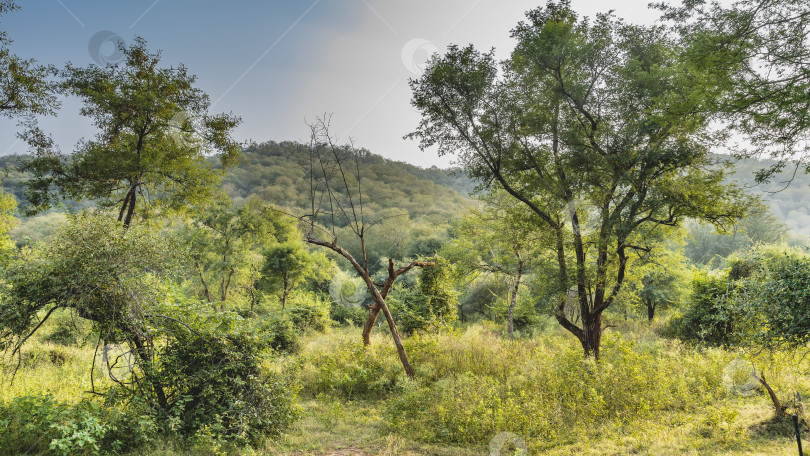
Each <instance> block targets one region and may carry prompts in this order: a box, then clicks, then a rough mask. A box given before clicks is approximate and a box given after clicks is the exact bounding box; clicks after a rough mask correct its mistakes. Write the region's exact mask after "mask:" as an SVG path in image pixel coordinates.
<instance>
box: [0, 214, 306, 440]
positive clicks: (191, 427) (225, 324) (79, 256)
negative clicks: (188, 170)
mask: <svg viewBox="0 0 810 456" xmlns="http://www.w3.org/2000/svg"><path fill="white" fill-rule="evenodd" d="M176 247H177V246H176V245H175V244H174V243H173V241H172V239H171V237H170V236H166V233H163V232H161V231H160V230H158V229H154V227H147V226H145V225H141V226H134V227H132V228H131V229H129V230H123V229H122V227H121V224H120V223H116V222H113V221H112V220H109V217H108V216H106V214H98V213H81V214H78V215H73V216H71V218H70V219H69V223H68V224H67V225H66V226H63V227H62V229H61V230H60V233H59V235H58V236H55V237H53V238H52V239H50V240H49V241H48V242H46V243H43V244H40V245H37V246H36V247H35V248H34V249H32V250H30V251H28V252H27V253H26V256H25V257H23V258H21V259H20V260H19V261H17V262H15V264H13V265H12V267H11V268H10V270H9V274H8V276H7V277H8V279H9V282H10V284H11V286H10V287H9V288H8V291H7V293H8V296H7V298H8V299H4V300H3V301H2V303H0V349H5V348H12V356H13V355H14V354H19V353H20V350H21V348H22V347H23V344H25V342H26V341H27V340H29V339H30V338H31V337H32V336H33V335H34V334H35V333H36V332H37V331H38V330H40V329H41V328H42V325H43V324H44V323H45V322H46V321H47V320H48V319H49V318H50V317H51V315H53V313H54V311H56V310H58V309H65V310H67V311H69V312H72V313H73V314H74V315H75V316H77V317H80V318H83V319H86V320H89V321H90V322H92V325H93V332H94V335H97V336H98V342H97V344H96V351H95V354H94V357H93V365H92V368H91V369H90V384H91V392H92V393H95V394H98V395H102V396H104V397H107V398H110V399H112V400H116V399H118V400H123V401H126V402H130V401H136V402H139V403H142V404H144V405H146V406H148V407H149V408H150V409H151V412H152V414H153V415H154V416H153V418H154V419H155V422H157V423H167V425H166V426H165V427H164V428H163V429H164V430H165V431H168V432H172V433H174V432H176V433H179V434H181V435H184V436H190V435H194V434H196V432H197V431H198V430H199V429H200V428H210V427H212V426H219V427H220V429H221V430H220V431H219V432H221V433H222V435H223V436H224V437H226V438H229V439H237V440H238V439H243V440H249V441H250V443H255V442H256V441H257V440H258V439H259V438H260V437H262V436H264V435H266V434H277V433H279V432H280V431H281V430H283V428H284V427H286V426H287V425H288V424H289V422H290V421H291V420H292V417H293V416H294V407H293V402H292V395H291V394H290V393H289V392H287V391H285V390H284V389H283V388H281V387H280V385H279V384H278V383H277V382H276V381H275V380H274V379H273V378H272V377H273V376H272V375H270V376H268V375H267V373H262V372H261V369H260V363H261V360H262V359H263V358H262V356H263V354H264V350H265V349H267V348H268V347H267V345H268V343H269V341H270V339H271V338H268V337H266V334H267V333H266V331H264V332H263V334H262V331H261V328H260V327H257V325H252V324H250V322H245V321H242V320H241V319H240V318H239V317H238V316H237V315H234V314H232V313H227V312H220V313H216V314H213V313H212V311H211V310H209V309H206V308H205V307H207V304H202V303H197V302H194V301H189V300H185V299H184V298H183V297H182V296H181V295H179V293H177V290H176V287H175V286H174V284H173V281H174V279H175V278H176V277H173V274H174V273H176V271H177V267H176V265H177V262H178V260H179V258H177V257H175V256H173V255H171V253H172V252H177V251H179V249H177V248H176ZM102 343H104V344H117V345H121V346H122V347H126V348H125V349H123V350H122V351H123V352H124V354H125V355H126V354H129V355H130V356H131V367H132V369H131V370H129V369H128V372H127V373H126V374H124V375H122V376H120V377H117V376H112V375H111V380H112V381H113V382H114V383H115V386H114V390H112V391H107V392H100V391H98V390H97V389H96V386H97V385H96V383H95V381H94V375H97V374H96V371H97V368H96V365H97V363H98V362H99V360H98V359H97V358H98V353H99V347H100V346H101V345H102ZM101 362H103V363H105V370H107V371H108V372H111V371H112V370H113V369H114V368H115V366H116V364H118V363H121V356H117V357H114V356H109V357H104V358H102V360H101ZM129 362H130V361H128V363H129ZM169 423H170V424H169Z"/></svg>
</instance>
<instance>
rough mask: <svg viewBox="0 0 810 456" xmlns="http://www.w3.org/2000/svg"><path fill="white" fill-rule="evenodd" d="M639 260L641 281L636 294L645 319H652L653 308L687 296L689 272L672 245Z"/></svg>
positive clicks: (676, 249) (674, 302)
mask: <svg viewBox="0 0 810 456" xmlns="http://www.w3.org/2000/svg"><path fill="white" fill-rule="evenodd" d="M640 260H641V261H640V263H641V264H640V265H639V272H640V275H641V280H640V281H639V282H640V283H638V285H637V288H638V289H637V291H636V293H637V295H638V298H639V300H640V301H641V303H642V304H643V305H644V309H645V310H646V314H647V321H649V322H652V321H653V319H654V318H655V313H656V311H658V310H660V309H661V308H663V307H665V306H670V305H673V304H677V303H679V302H681V300H682V299H683V298H684V297H685V296H686V295H687V290H688V288H689V280H690V279H691V277H692V274H691V270H690V269H689V266H688V265H687V261H686V258H685V257H684V256H683V253H682V252H681V250H680V249H678V248H677V247H674V246H662V248H659V249H657V251H656V252H655V253H653V254H650V255H646V256H642V258H641V259H640Z"/></svg>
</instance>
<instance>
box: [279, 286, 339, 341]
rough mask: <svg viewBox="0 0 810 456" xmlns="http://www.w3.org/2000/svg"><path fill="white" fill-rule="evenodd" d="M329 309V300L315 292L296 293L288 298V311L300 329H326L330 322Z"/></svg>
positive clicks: (320, 330) (322, 330) (321, 330)
mask: <svg viewBox="0 0 810 456" xmlns="http://www.w3.org/2000/svg"><path fill="white" fill-rule="evenodd" d="M329 311H330V305H329V302H327V301H326V300H324V299H321V298H320V297H319V296H318V295H316V294H314V293H303V292H298V293H294V294H293V295H292V296H290V297H289V298H288V300H287V310H286V313H287V314H288V315H289V316H290V320H292V323H293V325H294V326H295V328H296V329H298V330H299V331H304V330H307V329H312V330H314V331H318V332H324V331H326V330H327V329H329V324H330V318H329Z"/></svg>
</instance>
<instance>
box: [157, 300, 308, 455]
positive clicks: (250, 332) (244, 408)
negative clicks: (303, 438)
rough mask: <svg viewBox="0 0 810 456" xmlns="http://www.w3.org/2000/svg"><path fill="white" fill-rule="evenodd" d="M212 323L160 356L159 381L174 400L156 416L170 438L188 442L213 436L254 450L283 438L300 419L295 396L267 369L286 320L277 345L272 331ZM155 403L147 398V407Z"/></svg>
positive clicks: (237, 321) (213, 318) (185, 332)
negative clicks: (267, 439) (262, 443)
mask: <svg viewBox="0 0 810 456" xmlns="http://www.w3.org/2000/svg"><path fill="white" fill-rule="evenodd" d="M188 320H190V319H188ZM205 320H206V321H202V322H201V321H196V322H194V323H195V324H193V325H191V326H189V327H182V328H176V332H175V333H174V337H172V338H171V339H169V342H168V343H167V345H166V346H165V348H163V349H162V350H161V352H160V359H159V363H158V365H157V366H155V372H154V375H155V378H156V380H157V381H158V382H159V383H160V384H162V385H163V387H164V390H165V391H166V392H167V393H169V394H171V400H172V404H171V407H169V408H168V409H165V408H163V407H157V408H155V412H156V414H157V417H158V418H160V419H161V421H163V420H165V422H166V429H165V430H166V431H170V432H176V433H179V434H180V435H183V436H193V435H195V434H197V433H198V432H199V431H201V430H207V431H209V432H211V433H212V434H214V435H216V436H217V437H218V438H220V439H222V440H230V441H236V442H238V443H244V444H250V445H255V444H257V443H258V442H260V441H261V439H262V438H263V437H266V436H274V435H278V434H279V433H281V432H282V431H283V430H284V429H286V428H287V427H288V426H289V425H290V424H291V423H292V422H293V421H294V419H295V418H296V416H297V409H296V408H295V405H294V402H295V394H294V392H293V391H291V389H290V388H289V385H287V384H286V383H285V382H283V381H282V380H280V379H278V378H277V377H276V375H274V374H272V373H267V372H263V371H262V370H261V367H260V366H261V365H262V362H263V360H264V358H265V356H267V355H268V353H267V351H266V350H267V349H268V348H270V346H269V345H270V344H273V343H279V340H280V339H279V334H282V332H279V331H278V328H280V327H283V326H282V325H283V323H280V322H282V321H283V320H276V321H275V323H274V326H272V327H273V329H274V330H276V332H274V333H273V334H272V337H267V334H265V333H264V328H265V326H264V325H262V324H255V323H252V322H250V321H246V320H243V319H242V318H240V317H238V316H237V315H236V314H233V313H228V312H220V313H218V314H216V315H209V316H207V318H205ZM178 326H179V325H178ZM288 333H289V330H288V329H285V330H284V334H288ZM284 337H286V335H285V336H284ZM286 343H287V342H285V344H286ZM154 400H155V399H154V398H152V397H145V398H144V402H145V403H149V401H154ZM158 400H159V398H158Z"/></svg>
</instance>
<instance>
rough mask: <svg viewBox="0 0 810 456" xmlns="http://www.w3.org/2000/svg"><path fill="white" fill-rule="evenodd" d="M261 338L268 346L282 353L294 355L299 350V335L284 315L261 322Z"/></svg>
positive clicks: (265, 318) (270, 317)
mask: <svg viewBox="0 0 810 456" xmlns="http://www.w3.org/2000/svg"><path fill="white" fill-rule="evenodd" d="M259 324H260V326H261V331H260V333H261V337H262V338H264V340H265V341H266V342H267V345H268V346H269V347H270V348H272V349H273V350H276V351H277V352H281V353H294V352H295V351H297V350H298V347H299V341H298V333H297V332H296V331H295V327H294V326H293V322H292V321H291V320H290V319H289V318H287V317H285V316H284V315H277V314H276V315H271V316H268V317H264V318H263V319H262V320H261V321H260V323H259Z"/></svg>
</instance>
